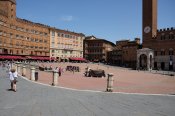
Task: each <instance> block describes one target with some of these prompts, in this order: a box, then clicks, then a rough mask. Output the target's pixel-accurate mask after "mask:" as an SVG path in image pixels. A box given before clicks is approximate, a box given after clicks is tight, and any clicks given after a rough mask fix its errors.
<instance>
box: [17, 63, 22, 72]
mask: <svg viewBox="0 0 175 116" xmlns="http://www.w3.org/2000/svg"><path fill="white" fill-rule="evenodd" d="M17 72H18V74H21V65H20V64H17Z"/></svg>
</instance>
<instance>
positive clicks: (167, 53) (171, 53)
mask: <svg viewBox="0 0 175 116" xmlns="http://www.w3.org/2000/svg"><path fill="white" fill-rule="evenodd" d="M154 55H155V56H157V55H161V56H163V55H174V51H173V50H169V51H167V52H166V51H164V50H162V51H154Z"/></svg>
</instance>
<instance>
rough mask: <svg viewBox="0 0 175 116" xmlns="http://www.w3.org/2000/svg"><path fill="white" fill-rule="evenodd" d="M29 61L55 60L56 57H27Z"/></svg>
mask: <svg viewBox="0 0 175 116" xmlns="http://www.w3.org/2000/svg"><path fill="white" fill-rule="evenodd" d="M27 58H28V59H32V60H55V58H54V57H51V58H50V57H43V56H27Z"/></svg>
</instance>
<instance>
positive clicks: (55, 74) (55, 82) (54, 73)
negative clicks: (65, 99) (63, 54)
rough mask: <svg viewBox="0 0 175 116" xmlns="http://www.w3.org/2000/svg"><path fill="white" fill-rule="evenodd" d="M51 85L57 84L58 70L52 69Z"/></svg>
mask: <svg viewBox="0 0 175 116" xmlns="http://www.w3.org/2000/svg"><path fill="white" fill-rule="evenodd" d="M52 85H53V86H57V85H58V71H56V70H54V71H53V81H52Z"/></svg>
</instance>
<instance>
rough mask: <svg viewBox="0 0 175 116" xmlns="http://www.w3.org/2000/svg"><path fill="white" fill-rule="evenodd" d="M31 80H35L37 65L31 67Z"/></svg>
mask: <svg viewBox="0 0 175 116" xmlns="http://www.w3.org/2000/svg"><path fill="white" fill-rule="evenodd" d="M30 80H32V81H35V67H31V69H30Z"/></svg>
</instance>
